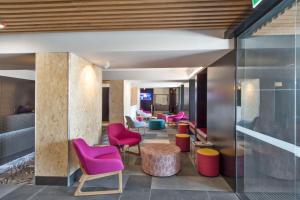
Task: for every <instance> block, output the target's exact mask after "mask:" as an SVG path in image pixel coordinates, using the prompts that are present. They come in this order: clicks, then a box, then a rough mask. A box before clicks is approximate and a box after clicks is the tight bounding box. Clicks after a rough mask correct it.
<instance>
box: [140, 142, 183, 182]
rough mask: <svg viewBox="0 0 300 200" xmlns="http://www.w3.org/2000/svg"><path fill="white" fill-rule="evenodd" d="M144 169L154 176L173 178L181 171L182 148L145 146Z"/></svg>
mask: <svg viewBox="0 0 300 200" xmlns="http://www.w3.org/2000/svg"><path fill="white" fill-rule="evenodd" d="M141 156H142V169H143V171H144V172H145V173H147V174H149V175H152V176H159V177H163V176H172V175H175V174H177V173H178V172H179V171H180V148H179V147H177V146H176V145H174V144H157V143H152V144H145V145H144V146H143V147H141Z"/></svg>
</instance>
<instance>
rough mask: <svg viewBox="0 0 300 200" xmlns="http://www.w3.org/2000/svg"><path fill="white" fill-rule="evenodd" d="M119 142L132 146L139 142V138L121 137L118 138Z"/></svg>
mask: <svg viewBox="0 0 300 200" xmlns="http://www.w3.org/2000/svg"><path fill="white" fill-rule="evenodd" d="M119 142H120V144H121V145H129V146H134V145H137V144H139V143H140V139H139V138H122V139H119Z"/></svg>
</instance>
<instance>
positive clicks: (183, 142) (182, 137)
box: [176, 134, 190, 152]
mask: <svg viewBox="0 0 300 200" xmlns="http://www.w3.org/2000/svg"><path fill="white" fill-rule="evenodd" d="M176 145H177V146H178V147H179V148H180V150H181V152H189V151H190V135H188V134H176Z"/></svg>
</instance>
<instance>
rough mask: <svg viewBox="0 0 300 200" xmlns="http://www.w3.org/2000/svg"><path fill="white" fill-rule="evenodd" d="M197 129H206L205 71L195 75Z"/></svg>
mask: <svg viewBox="0 0 300 200" xmlns="http://www.w3.org/2000/svg"><path fill="white" fill-rule="evenodd" d="M197 127H198V128H206V127H207V69H205V70H203V71H201V72H200V73H199V74H198V75H197Z"/></svg>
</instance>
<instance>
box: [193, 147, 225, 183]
mask: <svg viewBox="0 0 300 200" xmlns="http://www.w3.org/2000/svg"><path fill="white" fill-rule="evenodd" d="M219 161H220V154H219V152H218V151H216V150H214V149H209V148H203V149H199V150H198V151H197V169H198V172H199V173H200V174H201V175H203V176H208V177H215V176H219V173H220V167H219V165H220V164H219Z"/></svg>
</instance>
